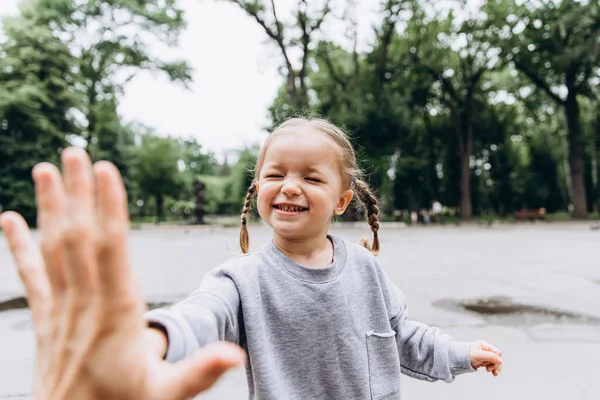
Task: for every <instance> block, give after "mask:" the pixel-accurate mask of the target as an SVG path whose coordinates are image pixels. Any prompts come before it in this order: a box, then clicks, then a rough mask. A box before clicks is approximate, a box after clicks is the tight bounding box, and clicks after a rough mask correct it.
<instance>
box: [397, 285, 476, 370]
mask: <svg viewBox="0 0 600 400" xmlns="http://www.w3.org/2000/svg"><path fill="white" fill-rule="evenodd" d="M389 285H390V289H391V295H392V303H393V306H394V307H392V309H395V310H396V311H397V314H396V315H395V316H394V317H393V318H392V319H391V320H390V323H391V327H392V329H393V330H394V331H396V338H397V343H398V351H399V354H400V367H401V370H402V373H403V374H405V375H408V376H411V377H413V378H417V379H421V380H425V381H429V382H434V381H444V382H452V381H454V378H455V377H456V376H457V375H460V374H464V373H467V372H475V371H476V369H475V368H473V366H472V365H471V359H470V346H471V342H459V341H455V340H453V339H452V338H451V337H450V336H449V335H448V334H444V333H442V332H441V331H440V330H439V329H438V328H435V327H429V326H427V325H425V324H423V323H420V322H417V321H413V320H410V319H408V309H407V307H406V299H405V297H404V294H403V293H402V291H401V290H400V289H399V288H398V287H397V286H395V285H394V284H393V283H391V282H389ZM398 310H399V311H398Z"/></svg>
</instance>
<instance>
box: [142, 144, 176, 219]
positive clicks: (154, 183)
mask: <svg viewBox="0 0 600 400" xmlns="http://www.w3.org/2000/svg"><path fill="white" fill-rule="evenodd" d="M180 156H181V153H180V148H179V147H178V146H177V142H175V141H173V140H172V139H170V138H160V137H156V136H152V135H144V136H143V137H142V143H141V146H140V147H139V148H138V149H137V154H136V166H135V179H136V182H137V183H138V185H139V190H140V194H141V196H142V197H145V198H153V199H154V201H155V205H156V209H157V210H156V211H157V218H158V221H161V220H162V219H163V216H164V202H165V199H166V197H167V196H172V197H175V198H177V197H178V194H179V192H180V191H181V190H182V189H183V183H184V182H183V179H182V175H181V174H180V172H179V167H178V164H179V160H180Z"/></svg>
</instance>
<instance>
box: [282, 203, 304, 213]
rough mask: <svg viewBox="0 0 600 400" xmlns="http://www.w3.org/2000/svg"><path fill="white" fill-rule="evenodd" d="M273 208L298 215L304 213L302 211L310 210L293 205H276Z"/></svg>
mask: <svg viewBox="0 0 600 400" xmlns="http://www.w3.org/2000/svg"><path fill="white" fill-rule="evenodd" d="M273 208H275V209H277V210H280V211H283V212H290V213H296V212H302V211H307V210H308V208H306V207H302V206H296V205H291V204H274V205H273Z"/></svg>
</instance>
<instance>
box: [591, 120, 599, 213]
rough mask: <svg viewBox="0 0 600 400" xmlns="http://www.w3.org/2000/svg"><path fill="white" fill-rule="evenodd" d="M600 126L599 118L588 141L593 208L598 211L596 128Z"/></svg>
mask: <svg viewBox="0 0 600 400" xmlns="http://www.w3.org/2000/svg"><path fill="white" fill-rule="evenodd" d="M599 127H600V120H598V119H597V120H596V126H595V127H594V128H595V129H593V130H592V140H591V143H590V147H591V153H592V154H591V158H592V184H593V185H594V187H593V188H592V190H593V192H592V193H593V194H594V196H593V198H592V199H593V200H592V201H593V202H594V205H595V207H594V208H595V210H596V211H597V212H600V190H599V188H598V148H597V146H598V142H597V140H596V139H597V136H598V128H599Z"/></svg>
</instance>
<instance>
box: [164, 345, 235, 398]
mask: <svg viewBox="0 0 600 400" xmlns="http://www.w3.org/2000/svg"><path fill="white" fill-rule="evenodd" d="M244 359H245V354H244V352H243V351H242V350H241V349H240V348H239V347H238V346H235V345H233V344H231V343H225V342H219V343H215V344H212V345H209V346H206V347H205V348H202V349H201V350H200V351H198V353H197V354H195V355H194V356H192V357H190V358H189V359H187V360H184V361H181V362H179V363H177V364H175V365H173V368H172V371H171V373H172V374H171V376H170V379H169V381H170V382H169V386H170V387H169V388H167V390H169V391H170V392H171V393H175V394H176V395H175V396H174V397H175V398H180V399H183V398H189V397H193V396H196V395H197V394H198V393H200V392H203V391H205V390H207V389H208V388H210V387H211V386H212V385H214V384H215V382H216V381H217V380H218V379H219V378H220V377H221V375H223V374H224V373H225V372H227V371H228V370H229V369H231V368H234V367H237V366H239V365H241V364H242V362H243V361H244Z"/></svg>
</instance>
